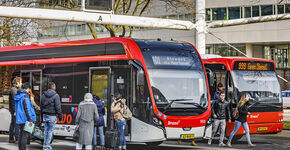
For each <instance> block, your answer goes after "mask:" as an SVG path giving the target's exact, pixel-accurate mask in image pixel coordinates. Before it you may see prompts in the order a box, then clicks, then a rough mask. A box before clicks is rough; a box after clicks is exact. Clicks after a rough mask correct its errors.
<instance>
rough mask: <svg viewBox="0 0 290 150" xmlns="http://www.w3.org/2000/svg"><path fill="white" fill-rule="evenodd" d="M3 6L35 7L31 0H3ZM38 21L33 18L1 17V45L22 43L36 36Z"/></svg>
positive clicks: (0, 3)
mask: <svg viewBox="0 0 290 150" xmlns="http://www.w3.org/2000/svg"><path fill="white" fill-rule="evenodd" d="M0 5H2V6H13V7H34V5H35V2H34V1H31V0H1V1H0ZM36 30H37V23H36V22H35V21H34V20H32V19H18V18H0V42H1V45H0V46H14V45H22V44H23V42H27V41H31V40H33V39H34V38H36V34H37V32H36Z"/></svg>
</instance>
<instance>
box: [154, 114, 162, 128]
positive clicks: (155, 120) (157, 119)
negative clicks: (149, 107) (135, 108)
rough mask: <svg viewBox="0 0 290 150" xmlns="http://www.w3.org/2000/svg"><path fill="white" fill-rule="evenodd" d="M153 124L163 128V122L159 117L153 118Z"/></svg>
mask: <svg viewBox="0 0 290 150" xmlns="http://www.w3.org/2000/svg"><path fill="white" fill-rule="evenodd" d="M153 123H154V124H155V125H157V126H163V122H162V120H160V119H159V118H158V117H155V116H154V117H153Z"/></svg>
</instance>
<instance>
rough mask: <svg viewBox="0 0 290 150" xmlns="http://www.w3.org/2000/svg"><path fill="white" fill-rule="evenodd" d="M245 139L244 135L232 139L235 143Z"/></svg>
mask: <svg viewBox="0 0 290 150" xmlns="http://www.w3.org/2000/svg"><path fill="white" fill-rule="evenodd" d="M242 137H243V135H235V136H234V137H233V139H232V141H233V142H237V141H239V140H240V139H241V138H242Z"/></svg>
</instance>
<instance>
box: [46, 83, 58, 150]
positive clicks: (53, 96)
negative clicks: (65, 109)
mask: <svg viewBox="0 0 290 150" xmlns="http://www.w3.org/2000/svg"><path fill="white" fill-rule="evenodd" d="M48 88H49V89H48V90H47V91H45V92H44V93H43V95H42V97H41V113H42V119H43V122H44V142H43V150H52V147H51V145H50V142H51V138H52V133H53V130H54V126H55V124H56V122H57V118H56V117H58V118H59V120H61V118H62V112H61V103H60V97H59V95H58V94H57V93H56V91H55V90H56V85H55V83H53V82H49V84H48Z"/></svg>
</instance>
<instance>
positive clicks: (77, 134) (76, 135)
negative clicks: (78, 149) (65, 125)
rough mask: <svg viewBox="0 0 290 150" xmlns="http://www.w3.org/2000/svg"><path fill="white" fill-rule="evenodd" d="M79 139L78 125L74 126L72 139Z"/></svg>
mask: <svg viewBox="0 0 290 150" xmlns="http://www.w3.org/2000/svg"><path fill="white" fill-rule="evenodd" d="M79 138H80V130H79V125H76V128H75V131H74V134H73V139H75V140H79Z"/></svg>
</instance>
